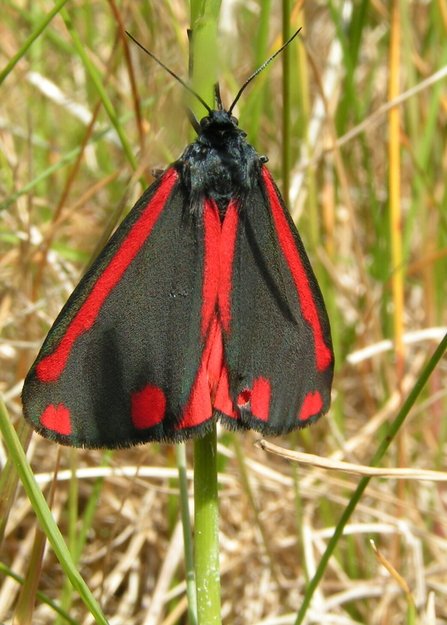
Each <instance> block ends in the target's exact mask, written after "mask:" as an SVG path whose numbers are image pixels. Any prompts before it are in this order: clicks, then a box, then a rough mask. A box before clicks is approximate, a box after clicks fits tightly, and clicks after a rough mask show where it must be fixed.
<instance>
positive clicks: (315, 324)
mask: <svg viewBox="0 0 447 625" xmlns="http://www.w3.org/2000/svg"><path fill="white" fill-rule="evenodd" d="M262 176H263V179H264V182H265V185H266V187H267V193H268V196H269V199H270V204H271V208H272V214H273V219H274V222H275V226H276V232H277V235H278V239H279V243H280V245H281V249H282V252H283V254H284V256H285V258H286V260H287V264H288V265H289V269H290V272H291V274H292V277H293V280H294V282H295V287H296V291H297V294H298V298H299V300H300V304H301V310H302V312H303V316H304V318H305V320H306V321H307V323H308V324H309V325H310V326H311V328H312V331H313V334H314V339H315V351H316V362H317V369H318V370H319V371H324V370H325V369H326V368H327V367H329V365H330V364H331V363H332V352H331V350H330V349H329V347H328V346H327V345H326V344H325V342H324V338H323V331H322V329H321V323H320V319H319V316H318V310H317V306H316V304H315V301H314V298H313V295H312V291H311V288H310V284H309V278H308V277H307V274H306V270H305V269H304V265H303V262H302V260H301V257H300V254H299V252H298V249H297V247H296V243H295V240H294V238H293V234H292V231H291V230H290V226H289V223H288V221H287V219H286V216H285V215H284V211H283V208H282V206H281V204H280V202H279V199H278V195H277V191H276V189H275V185H274V183H273V179H272V177H271V175H270V172H269V171H268V169H267V168H266V167H263V168H262Z"/></svg>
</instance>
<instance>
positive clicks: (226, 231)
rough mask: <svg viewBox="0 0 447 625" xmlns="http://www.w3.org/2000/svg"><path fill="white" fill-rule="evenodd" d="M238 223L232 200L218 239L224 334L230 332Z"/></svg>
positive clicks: (220, 296)
mask: <svg viewBox="0 0 447 625" xmlns="http://www.w3.org/2000/svg"><path fill="white" fill-rule="evenodd" d="M238 223H239V211H238V206H237V204H236V202H235V201H234V200H232V201H231V202H230V203H229V205H228V208H227V212H226V213H225V218H224V221H223V224H222V233H221V239H220V282H219V314H220V320H221V322H222V326H223V329H224V330H225V332H229V331H230V321H231V299H230V294H231V289H232V284H231V278H232V274H233V260H234V248H235V246H236V233H237V227H238Z"/></svg>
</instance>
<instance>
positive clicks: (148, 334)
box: [23, 179, 204, 448]
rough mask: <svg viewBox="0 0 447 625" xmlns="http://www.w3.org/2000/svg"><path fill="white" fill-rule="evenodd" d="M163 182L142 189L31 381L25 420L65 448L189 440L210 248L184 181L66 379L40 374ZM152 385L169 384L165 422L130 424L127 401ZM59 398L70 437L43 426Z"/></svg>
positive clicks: (78, 346)
mask: <svg viewBox="0 0 447 625" xmlns="http://www.w3.org/2000/svg"><path fill="white" fill-rule="evenodd" d="M161 185H163V179H162V180H161V181H157V182H156V183H154V185H152V186H151V187H150V188H149V189H148V190H147V191H146V192H145V194H144V195H143V196H142V197H141V199H140V200H139V201H138V203H137V204H136V206H135V207H134V208H133V209H132V211H131V212H130V213H129V215H128V217H127V218H126V220H125V221H124V222H123V224H122V225H121V226H120V228H119V229H118V230H117V232H116V233H115V235H114V236H113V237H112V239H111V240H110V242H109V243H108V244H107V246H106V247H105V248H104V250H103V252H102V253H101V254H100V255H99V257H98V258H97V260H96V261H95V263H94V264H93V266H92V268H91V269H90V270H89V272H88V273H87V274H86V276H85V277H84V278H83V279H82V280H81V282H80V284H79V285H78V287H77V288H76V290H75V291H74V293H73V294H72V296H71V297H70V299H69V300H68V302H67V304H66V305H65V307H64V309H63V310H62V312H61V314H60V315H59V317H58V319H57V320H56V322H55V324H54V326H53V328H52V329H51V331H50V333H49V335H48V337H47V339H46V341H45V343H44V345H43V347H42V350H41V352H40V354H39V356H38V358H37V360H36V363H35V364H34V365H33V367H32V369H31V370H30V372H29V374H28V376H27V379H26V381H25V385H24V390H23V403H24V412H25V416H26V417H27V418H28V420H30V421H31V422H32V424H33V427H34V428H35V429H37V430H38V431H39V432H40V433H41V434H43V435H44V436H46V437H48V438H51V439H53V440H57V441H58V442H60V443H62V444H68V445H73V446H77V447H80V446H85V447H105V448H114V447H123V446H127V445H130V444H135V443H140V442H145V441H149V440H165V441H171V442H174V441H177V440H181V438H182V432H181V431H178V430H176V425H177V424H178V422H179V420H180V418H181V412H182V408H184V406H185V403H186V402H187V399H188V396H189V393H190V391H191V387H192V385H193V382H194V378H195V375H196V371H197V368H198V366H199V363H200V359H201V355H202V352H203V341H202V340H201V335H200V332H201V326H200V324H201V304H202V302H201V299H202V281H203V253H204V252H203V230H202V225H201V223H200V219H197V218H196V217H197V215H193V214H191V211H190V205H189V201H188V198H187V196H186V192H185V189H184V188H183V187H182V186H181V185H180V184H178V183H176V184H175V185H174V187H173V190H172V192H171V193H170V195H169V197H168V199H167V201H166V203H165V206H164V207H163V210H162V212H161V214H160V216H159V218H158V220H157V221H156V223H155V225H154V227H153V230H152V232H151V234H150V236H149V237H148V239H147V240H146V242H145V243H144V244H143V246H142V248H141V249H140V251H139V252H138V253H137V255H136V256H135V258H134V259H133V261H132V262H131V263H130V264H129V266H128V267H127V268H126V270H125V272H124V273H123V275H122V277H121V279H120V280H119V281H118V283H117V284H116V286H115V287H114V288H113V289H112V290H111V292H110V294H109V295H108V297H107V298H106V300H105V301H104V303H103V304H102V306H101V308H100V311H99V314H98V316H97V318H96V320H95V322H94V324H93V326H92V327H91V329H90V330H88V331H87V332H85V333H83V334H82V335H81V336H80V337H79V338H78V339H77V340H76V341H75V342H74V344H73V346H72V348H71V351H70V354H69V357H68V360H67V363H66V366H65V368H64V370H63V372H62V374H61V375H60V377H59V378H58V379H57V380H56V381H55V382H42V381H41V380H39V379H38V377H37V374H36V367H37V365H38V363H39V362H40V361H41V360H42V359H43V358H45V356H48V355H49V354H51V353H52V352H53V351H54V350H55V349H56V348H57V346H58V344H59V342H60V341H61V339H62V337H63V336H64V334H65V332H66V331H67V327H69V325H70V323H71V322H72V320H73V318H74V317H75V315H76V313H77V312H78V311H79V309H80V308H81V307H82V304H83V302H84V301H85V300H86V298H87V297H88V296H89V294H90V293H91V292H92V290H94V289H95V285H96V284H97V281H98V279H99V277H100V276H101V275H102V273H103V272H104V271H105V269H106V267H107V266H108V265H109V263H110V261H111V259H112V258H114V257H115V256H116V255H117V253H118V252H119V250H120V248H121V246H122V244H123V242H124V241H125V240H126V238H127V237H128V235H129V232H130V230H131V228H132V227H133V225H134V224H135V222H136V221H137V220H138V218H139V216H140V214H141V213H142V211H144V210H145V209H146V207H147V206H148V204H150V203H151V202H152V201H153V198H154V195H155V194H156V193H157V191H158V190H159V189H160V186H161ZM148 384H150V385H153V386H154V387H157V388H160V389H162V391H163V393H164V394H165V396H166V402H167V403H166V414H165V417H164V418H163V420H162V421H161V422H160V423H159V424H157V425H155V426H154V427H152V428H149V429H147V430H140V429H136V428H135V427H134V425H133V423H132V421H131V418H130V411H131V406H130V402H131V397H132V395H133V394H134V393H135V392H138V391H140V390H141V389H143V388H144V387H145V386H146V385H148ZM59 403H61V404H63V405H64V406H66V407H67V408H68V410H69V411H70V415H71V424H72V432H71V433H70V434H69V435H68V436H64V435H61V434H57V433H55V432H54V431H53V430H51V429H47V428H45V427H43V426H42V425H41V423H40V416H41V415H42V413H43V411H44V410H45V409H46V407H47V406H48V405H50V404H51V405H54V406H58V405H59ZM189 434H190V435H191V432H190V433H189ZM192 434H194V433H192Z"/></svg>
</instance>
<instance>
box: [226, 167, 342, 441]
mask: <svg viewBox="0 0 447 625" xmlns="http://www.w3.org/2000/svg"><path fill="white" fill-rule="evenodd" d="M257 183H258V184H257V185H256V186H255V187H254V188H253V190H252V192H251V193H250V194H249V196H248V197H247V199H246V200H245V201H244V202H243V204H242V205H241V206H240V208H239V217H238V220H237V226H236V229H235V235H234V248H233V250H232V253H231V265H228V269H227V272H228V274H229V275H231V280H230V282H231V284H229V286H228V288H227V291H228V297H227V296H226V295H224V297H223V301H224V304H223V306H221V308H222V309H223V310H224V314H223V318H224V321H225V319H226V322H225V323H224V325H226V331H224V344H225V359H226V363H227V368H228V386H229V394H230V396H231V399H232V400H233V402H234V403H235V404H236V405H237V411H236V412H237V413H238V414H237V415H236V414H235V413H233V414H230V411H229V410H228V407H227V409H226V408H225V402H224V401H221V402H220V406H219V405H216V408H217V410H218V411H219V412H220V413H221V417H220V418H221V420H222V421H224V422H225V423H227V424H228V425H229V426H230V427H231V426H232V425H233V427H234V426H242V427H246V428H252V429H255V430H258V431H259V432H261V433H262V434H270V435H275V436H277V435H280V434H284V433H287V432H289V431H291V430H293V429H295V428H300V427H304V426H305V425H308V424H309V423H312V422H314V421H315V420H316V419H317V418H318V417H319V416H321V415H322V414H324V413H325V412H327V410H328V409H329V405H330V387H331V382H332V377H333V365H334V358H333V352H332V344H331V335H330V326H329V320H328V316H327V313H326V308H325V305H324V301H323V297H322V295H321V291H320V288H319V286H318V283H317V281H316V278H315V275H314V273H313V271H312V268H311V265H310V262H309V260H308V257H307V254H306V252H305V250H304V246H303V244H302V242H301V239H300V236H299V234H298V232H297V230H296V228H295V225H294V224H293V222H292V219H291V218H290V216H289V213H288V211H287V209H286V207H285V206H284V203H283V201H282V199H281V196H280V194H279V191H278V189H277V188H276V185H275V183H274V182H273V179H272V177H271V175H270V174H269V172H268V170H267V169H266V168H265V167H264V166H262V168H261V172H260V175H259V178H258V180H257ZM224 291H225V289H224ZM225 302H226V304H225ZM225 311H226V312H225ZM235 419H236V420H235Z"/></svg>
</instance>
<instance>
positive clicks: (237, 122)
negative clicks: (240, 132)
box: [231, 116, 239, 126]
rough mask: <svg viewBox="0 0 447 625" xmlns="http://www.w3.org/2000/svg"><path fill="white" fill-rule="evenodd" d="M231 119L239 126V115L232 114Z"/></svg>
mask: <svg viewBox="0 0 447 625" xmlns="http://www.w3.org/2000/svg"><path fill="white" fill-rule="evenodd" d="M231 121H232V122H233V124H234V125H235V126H239V120H238V118H237V117H233V116H231Z"/></svg>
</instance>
